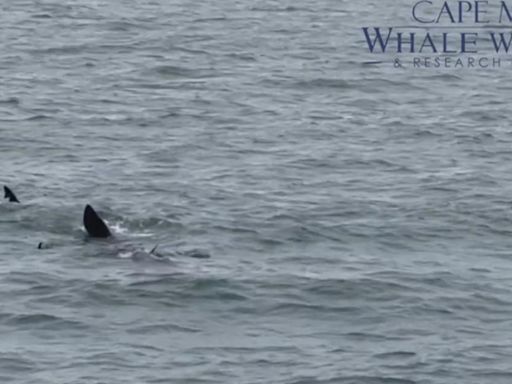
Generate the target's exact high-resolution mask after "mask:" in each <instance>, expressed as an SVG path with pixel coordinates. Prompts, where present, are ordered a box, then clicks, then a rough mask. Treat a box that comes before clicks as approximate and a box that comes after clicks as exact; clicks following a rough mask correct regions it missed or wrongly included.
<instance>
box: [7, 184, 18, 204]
mask: <svg viewBox="0 0 512 384" xmlns="http://www.w3.org/2000/svg"><path fill="white" fill-rule="evenodd" d="M4 198H6V199H9V201H10V202H11V203H19V202H20V201H19V200H18V198H17V197H16V195H15V194H14V192H13V191H11V189H10V188H9V187H8V186H6V185H4Z"/></svg>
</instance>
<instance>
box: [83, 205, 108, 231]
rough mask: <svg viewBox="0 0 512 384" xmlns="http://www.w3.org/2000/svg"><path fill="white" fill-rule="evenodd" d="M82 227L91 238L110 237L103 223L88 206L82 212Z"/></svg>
mask: <svg viewBox="0 0 512 384" xmlns="http://www.w3.org/2000/svg"><path fill="white" fill-rule="evenodd" d="M84 227H85V230H86V231H87V233H88V234H89V236H91V237H99V238H106V237H110V236H111V235H112V234H111V233H110V230H109V229H108V227H107V225H106V224H105V222H104V221H103V220H102V219H101V217H99V215H98V214H97V213H96V211H95V210H94V208H93V207H91V206H90V205H89V204H87V205H86V206H85V210H84Z"/></svg>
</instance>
